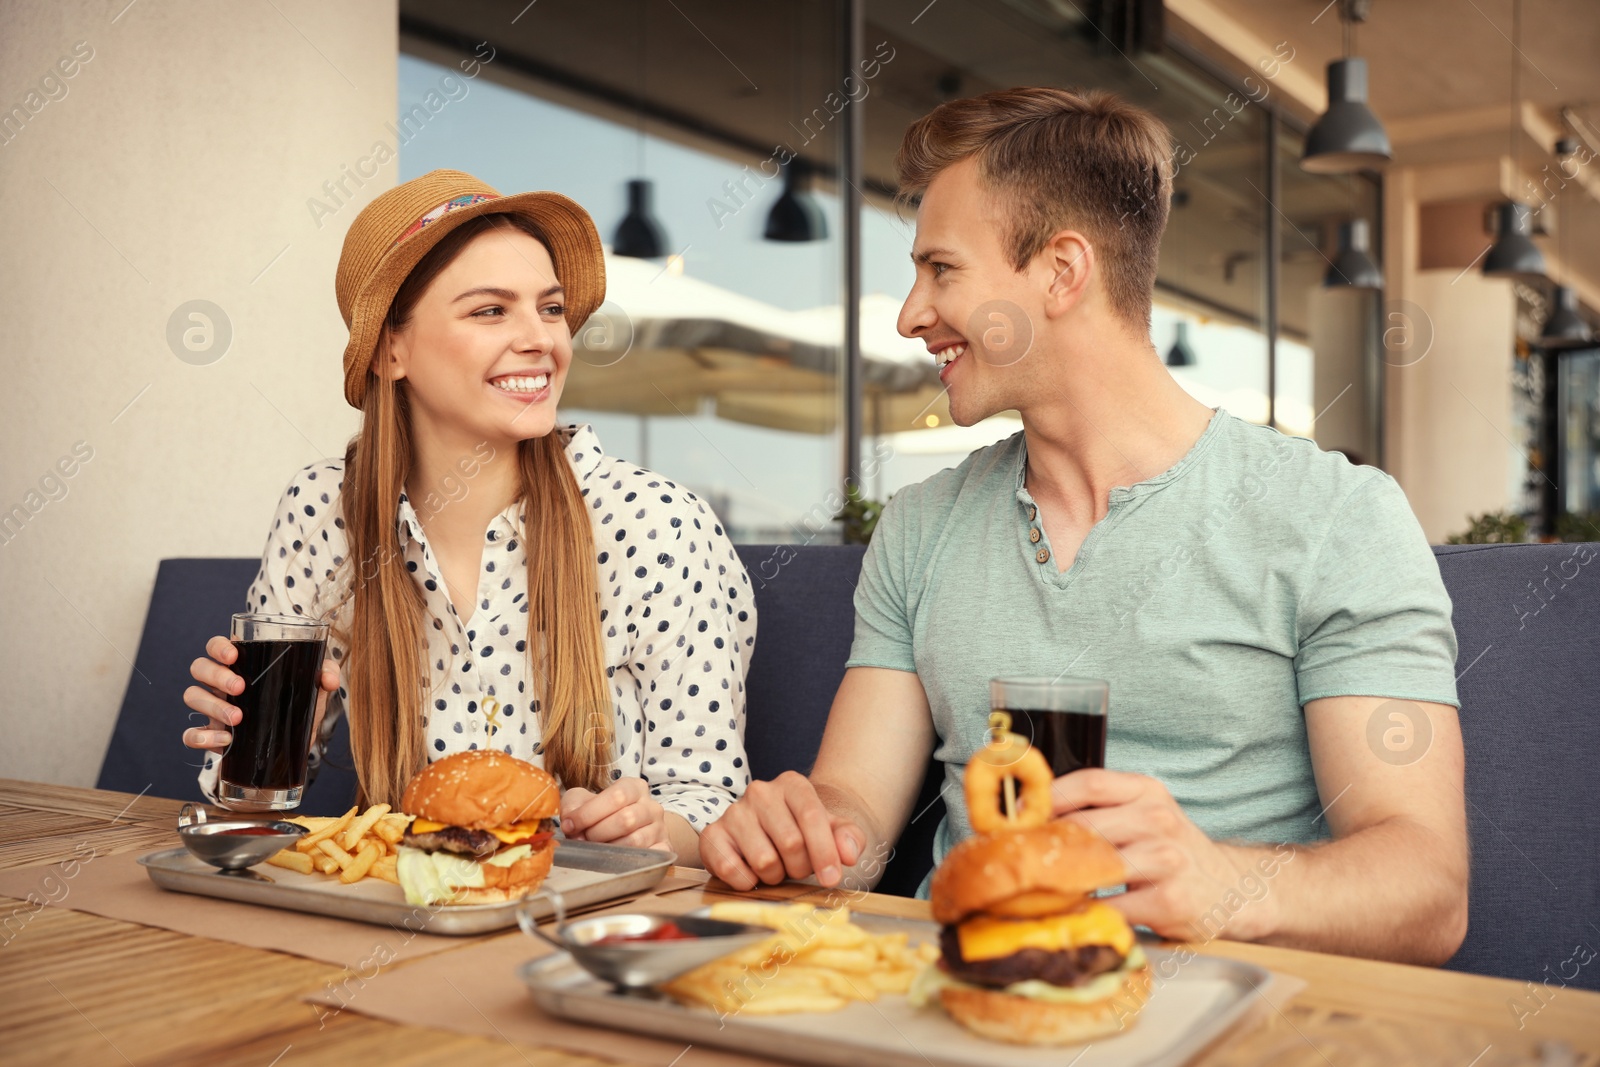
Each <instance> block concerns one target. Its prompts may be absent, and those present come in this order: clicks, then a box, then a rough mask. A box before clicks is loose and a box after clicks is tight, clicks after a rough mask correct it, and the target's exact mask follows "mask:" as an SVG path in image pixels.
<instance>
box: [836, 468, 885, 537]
mask: <svg viewBox="0 0 1600 1067" xmlns="http://www.w3.org/2000/svg"><path fill="white" fill-rule="evenodd" d="M890 495H891V496H892V495H893V494H890ZM882 514H883V504H880V503H879V502H878V501H876V500H872V499H869V498H867V497H864V496H862V495H861V487H860V486H859V485H856V484H854V483H847V484H846V485H845V491H844V505H843V506H842V507H840V508H839V513H838V514H837V515H835V516H834V517H833V521H834V522H842V523H844V543H845V544H847V545H864V544H867V543H869V542H870V541H871V540H872V531H873V530H875V529H877V527H878V516H880V515H882Z"/></svg>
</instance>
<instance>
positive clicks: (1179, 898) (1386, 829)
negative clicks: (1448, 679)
mask: <svg viewBox="0 0 1600 1067" xmlns="http://www.w3.org/2000/svg"><path fill="white" fill-rule="evenodd" d="M1305 715H1306V726H1307V732H1308V738H1309V742H1310V748H1311V760H1312V766H1313V769H1314V771H1315V774H1316V779H1317V790H1318V793H1319V795H1320V796H1321V798H1322V803H1323V814H1322V816H1321V817H1322V818H1326V819H1327V821H1328V828H1329V830H1330V831H1331V832H1332V833H1333V840H1332V841H1329V842H1324V843H1318V844H1314V845H1278V846H1275V847H1274V846H1248V845H1232V844H1221V843H1217V842H1213V841H1211V840H1210V839H1209V838H1207V837H1206V836H1205V834H1203V833H1202V832H1201V831H1200V830H1199V828H1198V827H1196V826H1195V825H1194V824H1193V823H1192V822H1190V821H1189V819H1188V817H1187V816H1186V815H1184V813H1183V811H1182V810H1181V809H1180V808H1179V807H1178V805H1177V803H1176V802H1175V801H1173V799H1172V797H1171V795H1170V794H1169V793H1168V792H1167V790H1166V789H1165V787H1163V786H1162V785H1161V783H1160V782H1157V781H1156V780H1155V779H1153V778H1147V777H1145V776H1143V775H1137V774H1123V773H1119V772H1115V771H1079V772H1077V773H1075V774H1071V775H1066V776H1064V777H1062V778H1058V779H1056V783H1055V787H1056V788H1055V794H1056V803H1055V812H1056V814H1058V815H1060V814H1064V813H1071V814H1069V815H1068V817H1069V818H1072V819H1074V820H1076V821H1079V822H1082V823H1084V824H1085V825H1088V826H1091V827H1093V828H1094V829H1096V830H1098V831H1099V832H1101V833H1103V834H1104V835H1105V836H1106V837H1107V839H1109V840H1110V841H1111V843H1112V844H1113V845H1116V846H1117V848H1118V849H1119V850H1120V851H1121V852H1122V856H1123V859H1124V861H1125V862H1126V863H1127V866H1128V870H1129V883H1128V890H1129V891H1128V893H1127V894H1125V895H1123V896H1119V897H1112V898H1109V899H1108V902H1109V903H1112V904H1115V905H1116V906H1117V907H1118V908H1119V909H1121V910H1122V911H1123V913H1124V914H1126V915H1127V916H1128V918H1129V920H1130V921H1132V922H1137V923H1142V924H1144V925H1146V926H1149V927H1150V928H1151V929H1153V930H1155V931H1156V932H1157V933H1159V934H1161V935H1163V936H1165V937H1171V938H1177V939H1183V940H1198V941H1206V940H1209V939H1211V938H1213V937H1218V936H1221V937H1228V938H1231V939H1234V940H1240V941H1261V942H1265V943H1267V944H1275V945H1286V946H1290V947H1294V948H1305V949H1314V950H1316V951H1321V952H1336V953H1341V954H1344V955H1351V956H1366V957H1370V958H1373V959H1391V960H1399V961H1403V962H1408V963H1423V964H1439V963H1443V962H1444V961H1446V960H1448V959H1449V958H1450V957H1451V956H1452V955H1453V954H1454V953H1455V951H1456V949H1458V948H1459V947H1460V946H1461V941H1462V939H1463V938H1464V937H1465V936H1466V929H1467V830H1466V798H1465V794H1464V793H1463V792H1462V780H1463V757H1462V748H1461V726H1460V721H1459V719H1458V717H1457V713H1456V709H1455V708H1453V707H1450V706H1449V705H1447V704H1429V703H1422V702H1418V701H1408V700H1390V699H1387V698H1382V697H1355V696H1341V697H1326V698H1323V699H1320V700H1313V701H1311V702H1310V703H1308V704H1307V705H1306V707H1305ZM1374 724H1375V725H1374ZM1369 737H1370V738H1372V739H1373V740H1372V741H1371V742H1370V743H1369V740H1368V739H1369Z"/></svg>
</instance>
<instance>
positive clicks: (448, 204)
mask: <svg viewBox="0 0 1600 1067" xmlns="http://www.w3.org/2000/svg"><path fill="white" fill-rule="evenodd" d="M498 199H499V197H495V196H490V195H488V194H487V193H468V194H467V195H465V196H458V197H456V198H455V199H454V200H446V201H445V202H444V203H442V204H440V205H439V206H438V207H436V208H434V209H433V210H432V211H430V212H428V213H427V214H426V215H424V216H422V217H421V218H420V219H418V220H417V221H416V222H413V223H412V224H411V225H410V226H408V227H406V231H405V232H404V233H402V234H401V235H400V236H399V237H396V238H395V239H394V245H390V246H389V247H391V248H393V247H395V245H398V244H399V243H400V242H401V241H404V240H405V239H406V238H407V237H410V236H411V235H412V234H414V233H417V232H419V231H420V230H421V229H422V228H423V227H424V226H426V225H428V224H429V223H431V222H438V221H439V220H440V219H442V218H444V217H445V216H446V215H448V214H450V212H452V211H454V210H456V209H457V208H463V207H471V206H472V205H473V204H477V203H481V202H483V201H485V200H498Z"/></svg>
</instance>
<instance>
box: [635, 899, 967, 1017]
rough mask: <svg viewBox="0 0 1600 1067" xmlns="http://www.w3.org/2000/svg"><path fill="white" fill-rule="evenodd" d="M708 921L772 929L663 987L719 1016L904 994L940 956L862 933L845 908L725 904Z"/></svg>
mask: <svg viewBox="0 0 1600 1067" xmlns="http://www.w3.org/2000/svg"><path fill="white" fill-rule="evenodd" d="M711 917H712V918H713V919H726V920H728V921H730V922H742V923H753V924H755V925H758V926H770V927H772V928H773V930H774V931H775V932H774V934H773V936H772V937H770V938H768V939H767V940H765V941H760V942H757V943H756V944H754V945H750V946H748V947H746V948H743V949H740V950H739V951H738V952H733V953H730V954H729V955H727V956H723V957H722V958H721V959H716V960H712V961H711V962H710V963H707V964H702V965H701V966H699V967H696V968H695V969H694V970H692V971H690V972H688V973H687V974H684V975H681V976H679V977H678V978H675V979H673V980H672V981H671V982H668V983H667V984H666V985H664V986H662V989H663V990H665V991H666V992H667V993H669V994H670V995H672V996H673V997H676V998H677V999H678V1000H680V1001H684V1002H686V1003H690V1004H697V1005H702V1006H704V1007H708V1008H711V1009H713V1010H714V1011H717V1012H719V1013H721V1014H733V1013H735V1012H740V1011H744V1012H749V1013H750V1014H752V1015H778V1014H784V1013H790V1012H824V1011H838V1010H839V1009H840V1008H843V1007H844V1006H845V1005H846V1004H849V1003H850V1002H851V1001H855V1000H865V1001H873V1000H876V999H877V998H878V994H880V993H904V992H906V991H907V990H908V989H910V988H911V980H912V978H913V977H915V975H916V973H917V971H918V970H920V969H921V968H922V967H923V966H924V965H926V964H928V963H931V962H932V961H933V960H935V959H937V958H938V955H939V948H938V946H937V945H934V944H931V943H922V944H918V945H916V946H912V945H910V943H909V941H910V938H909V935H907V934H905V933H893V934H874V933H871V932H869V931H867V930H864V929H862V928H861V927H859V926H857V925H855V924H854V923H852V922H851V921H850V911H849V909H848V908H837V909H834V910H832V911H827V910H824V909H820V908H813V907H811V906H810V905H807V904H789V905H784V904H766V903H761V902H757V901H742V900H741V901H723V902H721V903H717V904H713V905H711Z"/></svg>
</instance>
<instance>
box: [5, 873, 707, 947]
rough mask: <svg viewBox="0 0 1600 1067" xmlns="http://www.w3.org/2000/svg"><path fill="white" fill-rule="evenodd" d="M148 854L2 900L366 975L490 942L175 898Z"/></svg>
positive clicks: (17, 884) (11, 889)
mask: <svg viewBox="0 0 1600 1067" xmlns="http://www.w3.org/2000/svg"><path fill="white" fill-rule="evenodd" d="M142 854H144V853H138V852H128V853H122V854H119V855H105V854H103V853H102V854H94V853H93V852H88V851H86V852H84V853H82V854H81V855H80V856H79V857H77V862H72V861H70V860H69V861H67V862H65V863H59V864H51V865H50V866H47V867H23V868H18V869H16V870H9V871H0V896H8V897H16V898H18V899H21V900H28V899H30V896H29V895H30V894H32V897H31V899H32V900H35V901H39V900H42V901H45V902H46V903H49V904H52V905H54V906H56V907H62V908H67V909H69V910H71V911H83V912H89V913H91V914H94V915H104V916H106V917H107V918H111V919H121V920H123V921H125V922H132V923H140V924H142V925H144V926H158V927H161V928H163V929H166V930H175V931H177V932H178V933H183V934H192V935H194V936H196V937H208V938H211V939H212V940H215V941H227V942H230V943H232V944H235V945H245V946H248V947H250V948H264V949H271V950H273V951H276V952H287V953H289V954H290V955H293V956H304V957H306V958H307V959H313V960H322V961H323V962H325V963H331V964H334V965H335V966H340V967H347V968H352V969H368V968H370V966H371V964H372V963H373V961H382V962H383V963H384V964H388V963H393V962H398V961H400V960H405V959H412V958H415V957H418V956H425V955H429V954H431V953H434V952H442V951H445V950H447V949H455V948H461V947H462V946H463V945H467V944H470V943H472V942H473V941H475V940H482V939H483V937H484V936H492V935H479V937H477V938H473V937H445V936H441V935H438V934H427V933H414V932H412V931H410V930H403V929H402V930H396V929H393V928H391V927H388V926H379V925H376V924H372V923H361V922H351V921H348V920H345V919H333V918H327V917H325V916H321V915H307V914H305V913H304V912H298V911H286V910H284V909H282V908H271V907H264V906H262V905H259V904H243V903H239V902H236V901H230V900H217V899H215V898H213V897H202V896H196V895H195V894H193V893H175V892H171V891H169V890H166V889H162V888H161V887H159V886H157V885H156V884H155V883H154V882H152V881H151V880H150V876H149V875H148V874H147V873H146V872H145V869H144V868H143V867H141V866H139V863H138V857H139V856H140V855H142ZM85 856H87V857H89V859H88V861H87V862H84V861H83V858H84V857H85ZM694 873H695V872H689V875H688V876H687V877H685V876H679V875H674V874H668V875H667V876H666V877H665V878H663V879H662V880H661V882H659V883H658V884H657V885H656V886H655V887H654V888H653V889H651V890H650V891H649V892H651V893H656V892H663V891H671V890H673V889H683V888H685V887H688V886H694V885H698V884H699V883H698V881H697V880H695V879H694V877H693V874H694ZM597 906H600V905H597ZM7 910H10V909H7ZM524 940H527V938H524Z"/></svg>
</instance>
